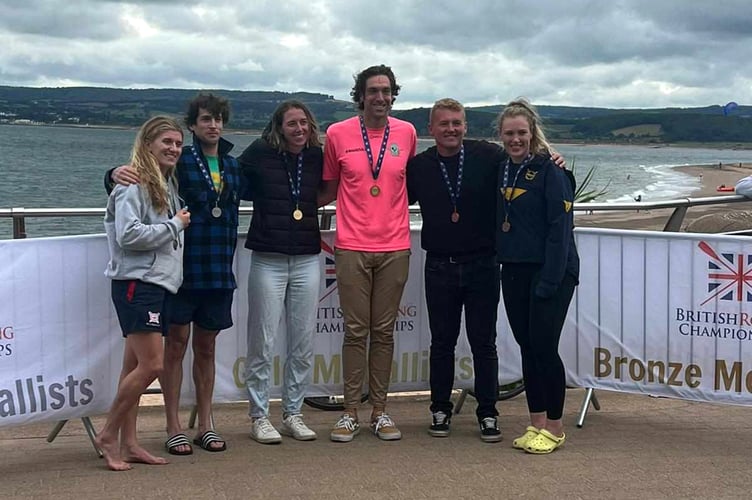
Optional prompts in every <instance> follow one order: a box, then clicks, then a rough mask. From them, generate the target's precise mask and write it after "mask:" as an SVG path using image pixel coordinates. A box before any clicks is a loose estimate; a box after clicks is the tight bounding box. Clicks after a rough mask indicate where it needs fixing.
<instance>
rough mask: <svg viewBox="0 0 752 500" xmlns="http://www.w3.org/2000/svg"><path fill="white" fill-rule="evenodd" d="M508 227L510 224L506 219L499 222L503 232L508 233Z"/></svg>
mask: <svg viewBox="0 0 752 500" xmlns="http://www.w3.org/2000/svg"><path fill="white" fill-rule="evenodd" d="M510 229H512V225H511V224H510V223H509V221H508V220H505V221H504V222H502V223H501V230H502V231H504V232H505V233H508V232H509V230H510Z"/></svg>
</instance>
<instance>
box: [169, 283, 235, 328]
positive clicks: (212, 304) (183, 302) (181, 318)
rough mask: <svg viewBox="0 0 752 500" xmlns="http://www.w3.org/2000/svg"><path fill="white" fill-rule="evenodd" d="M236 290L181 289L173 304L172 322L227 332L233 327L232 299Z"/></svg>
mask: <svg viewBox="0 0 752 500" xmlns="http://www.w3.org/2000/svg"><path fill="white" fill-rule="evenodd" d="M234 293H235V290H233V289H230V288H218V289H210V290H190V289H185V288H181V289H180V290H178V293H177V294H176V295H175V297H174V299H173V302H172V304H171V308H172V309H171V313H172V316H171V318H170V319H171V321H172V323H173V324H176V325H187V324H188V323H195V324H196V325H198V326H200V327H201V328H203V329H204V330H209V331H217V330H225V329H227V328H230V327H231V326H232V299H233V295H234Z"/></svg>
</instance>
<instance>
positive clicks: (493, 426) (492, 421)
mask: <svg viewBox="0 0 752 500" xmlns="http://www.w3.org/2000/svg"><path fill="white" fill-rule="evenodd" d="M478 423H479V424H480V439H481V441H483V442H484V443H498V442H499V441H501V431H500V430H499V424H498V423H497V422H496V417H486V418H484V419H481V421H480V422H478Z"/></svg>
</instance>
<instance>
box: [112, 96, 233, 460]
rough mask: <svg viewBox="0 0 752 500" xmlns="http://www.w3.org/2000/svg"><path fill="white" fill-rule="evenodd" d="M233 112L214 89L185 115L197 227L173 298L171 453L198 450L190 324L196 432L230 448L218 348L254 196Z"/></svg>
mask: <svg viewBox="0 0 752 500" xmlns="http://www.w3.org/2000/svg"><path fill="white" fill-rule="evenodd" d="M229 118H230V107H229V103H228V102H227V100H226V99H224V98H222V97H217V96H214V95H211V94H208V95H204V94H200V95H198V96H197V97H196V98H195V99H193V101H191V102H190V104H189V106H188V113H187V116H186V119H185V123H186V125H187V126H188V129H189V130H190V131H191V132H192V133H193V144H191V145H189V146H184V147H183V152H182V154H181V156H180V160H179V161H178V164H177V176H178V183H179V189H180V197H181V198H182V199H183V200H184V203H185V205H186V206H187V207H188V210H190V212H191V226H190V229H189V230H187V231H186V232H185V248H184V253H183V285H182V286H181V288H180V290H179V291H178V293H177V295H176V296H175V297H174V301H173V303H172V310H171V311H170V330H169V334H168V336H167V337H166V338H165V354H164V370H163V373H162V376H160V378H159V381H160V385H161V386H162V392H163V394H164V401H165V413H166V416H167V435H168V439H167V441H166V442H165V448H166V449H167V451H168V452H169V453H171V454H173V455H190V454H191V453H193V448H192V447H191V443H190V441H189V440H188V437H187V436H186V435H185V433H184V432H183V431H182V427H181V425H180V418H179V414H178V409H179V407H180V386H181V384H182V381H183V358H184V357H185V352H186V349H187V346H188V339H189V337H190V327H191V324H193V339H192V346H193V355H194V358H193V376H194V377H193V378H194V383H195V386H196V403H197V409H198V434H197V436H196V437H195V438H194V439H193V443H194V444H196V445H198V446H200V447H201V448H203V449H205V450H207V451H213V452H217V451H224V450H225V449H226V448H227V446H226V443H225V441H224V440H223V439H222V438H221V437H220V436H219V435H218V434H217V433H216V432H215V431H214V429H213V426H212V417H211V404H212V394H213V392H214V377H215V365H214V363H215V361H214V351H215V342H216V337H217V334H218V333H219V332H220V331H221V330H224V329H226V328H229V327H231V326H232V314H231V309H232V300H233V294H234V290H235V288H236V283H235V275H234V274H233V271H232V262H233V257H234V255H235V245H236V242H237V226H238V207H239V204H240V199H241V198H243V199H247V198H248V195H247V189H246V187H245V185H244V181H243V179H242V177H241V174H240V169H239V167H238V163H237V161H236V160H235V158H234V157H232V156H230V155H229V152H230V150H231V149H232V147H233V145H232V144H231V143H230V142H228V141H227V140H225V139H224V138H222V136H221V135H222V129H223V127H224V125H225V124H226V123H227V122H228V120H229ZM106 181H110V182H109V184H110V185H112V181H114V182H116V183H120V184H130V183H134V182H138V177H137V176H136V175H135V172H134V171H133V170H132V169H131V168H130V167H129V166H122V167H118V168H116V169H114V170H112V171H111V172H108V176H107V178H106Z"/></svg>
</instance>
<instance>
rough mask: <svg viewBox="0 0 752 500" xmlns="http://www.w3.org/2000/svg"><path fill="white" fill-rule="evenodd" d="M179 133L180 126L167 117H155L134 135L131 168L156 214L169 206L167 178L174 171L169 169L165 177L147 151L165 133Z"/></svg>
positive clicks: (172, 174)
mask: <svg viewBox="0 0 752 500" xmlns="http://www.w3.org/2000/svg"><path fill="white" fill-rule="evenodd" d="M169 131H175V132H180V135H181V137H182V135H183V129H182V127H181V126H180V124H179V123H178V122H177V121H175V120H174V119H173V118H170V117H169V116H155V117H153V118H150V119H149V120H147V121H146V123H144V124H143V125H141V128H140V129H139V130H138V134H136V140H135V141H134V143H133V149H132V150H131V166H133V168H135V169H136V173H137V174H138V178H139V184H140V185H141V186H143V187H144V188H146V193H147V194H148V196H149V200H150V201H151V204H152V206H153V207H154V209H155V210H156V211H157V212H160V213H162V212H166V211H167V209H168V207H169V206H170V201H169V198H168V191H167V189H168V188H167V182H168V181H167V178H170V177H174V173H175V169H174V167H173V168H170V169H169V170H168V171H167V172H166V173H165V175H162V171H161V170H160V169H159V163H158V162H157V159H156V158H155V157H154V155H153V154H152V153H151V151H150V150H149V144H151V143H152V142H154V141H155V140H157V138H158V137H159V136H160V135H162V134H164V133H165V132H169Z"/></svg>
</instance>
